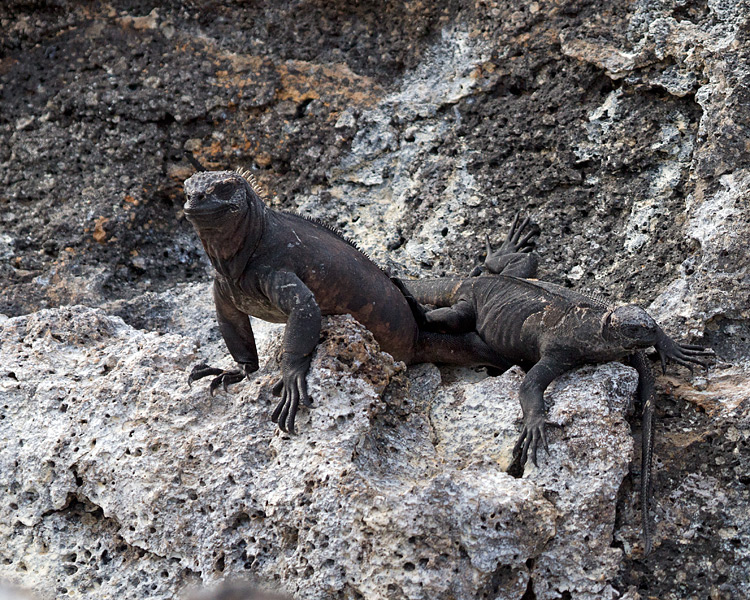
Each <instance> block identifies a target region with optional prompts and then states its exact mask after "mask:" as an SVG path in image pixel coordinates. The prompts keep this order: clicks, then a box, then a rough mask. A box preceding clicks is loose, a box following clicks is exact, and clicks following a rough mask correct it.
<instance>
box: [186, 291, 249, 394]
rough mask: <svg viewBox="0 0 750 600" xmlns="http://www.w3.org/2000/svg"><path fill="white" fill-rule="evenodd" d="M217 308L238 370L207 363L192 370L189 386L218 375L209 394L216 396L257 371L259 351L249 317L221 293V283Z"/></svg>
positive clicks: (217, 293)
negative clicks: (225, 368)
mask: <svg viewBox="0 0 750 600" xmlns="http://www.w3.org/2000/svg"><path fill="white" fill-rule="evenodd" d="M214 305H215V306H216V320H217V321H218V323H219V331H221V336H222V337H223V338H224V343H225V344H226V345H227V349H228V350H229V353H230V354H231V355H232V358H234V360H235V361H237V363H239V365H240V368H239V369H231V370H224V369H217V368H214V367H209V366H208V365H206V364H199V365H196V366H195V367H193V370H192V371H191V372H190V376H189V377H188V385H191V384H192V383H193V382H194V381H197V380H198V379H202V378H203V377H208V376H210V375H216V377H214V379H213V380H212V381H211V385H210V386H209V391H210V393H211V395H212V396H213V395H214V394H215V393H216V390H218V389H219V387H223V388H224V391H227V388H228V386H230V385H232V384H233V383H239V382H240V381H242V380H243V379H244V378H245V377H247V376H249V375H250V374H251V373H254V372H255V371H257V370H258V351H257V349H256V348H255V336H254V335H253V329H252V327H251V326H250V317H248V316H247V315H246V314H245V313H243V312H241V311H240V310H238V309H237V307H236V306H235V305H234V304H233V303H232V301H231V300H230V299H229V298H228V297H226V296H225V295H224V294H222V292H221V287H220V285H219V282H218V281H214Z"/></svg>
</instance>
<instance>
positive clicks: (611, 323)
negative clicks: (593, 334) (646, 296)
mask: <svg viewBox="0 0 750 600" xmlns="http://www.w3.org/2000/svg"><path fill="white" fill-rule="evenodd" d="M603 328H604V334H605V336H606V337H607V338H610V339H615V340H617V341H618V342H619V343H621V344H622V345H623V347H625V348H627V349H629V350H630V349H635V348H648V347H649V346H653V345H654V344H655V343H656V337H657V333H658V331H659V326H658V325H657V324H656V321H654V320H653V319H652V318H651V317H650V316H649V314H648V313H647V312H646V311H645V310H643V309H642V308H641V307H640V306H636V305H635V304H628V305H626V306H620V307H618V308H615V309H614V310H611V311H609V312H607V314H606V315H605V317H604V323H603Z"/></svg>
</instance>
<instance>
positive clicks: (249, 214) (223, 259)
mask: <svg viewBox="0 0 750 600" xmlns="http://www.w3.org/2000/svg"><path fill="white" fill-rule="evenodd" d="M247 204H248V206H247V210H246V211H245V213H244V215H242V216H239V217H237V218H236V220H235V221H230V222H229V223H227V224H226V225H225V226H224V227H220V228H216V229H205V230H199V231H198V235H199V236H200V239H201V242H202V243H203V247H204V248H205V250H206V254H208V258H209V259H210V260H211V264H212V265H213V266H214V269H216V270H217V271H218V272H219V273H221V274H222V275H224V276H225V277H227V278H229V279H234V280H236V279H239V278H240V277H241V276H242V273H243V271H244V270H245V265H247V261H248V260H250V257H252V255H253V254H254V253H255V250H256V249H257V248H258V245H259V244H260V240H261V238H262V237H263V232H264V231H265V228H266V207H265V205H264V204H263V203H262V202H261V201H259V200H256V199H255V198H251V199H249V200H248V203H247Z"/></svg>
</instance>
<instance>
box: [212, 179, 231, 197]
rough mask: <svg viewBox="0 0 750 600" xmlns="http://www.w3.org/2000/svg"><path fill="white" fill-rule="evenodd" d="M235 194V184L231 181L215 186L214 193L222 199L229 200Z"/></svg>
mask: <svg viewBox="0 0 750 600" xmlns="http://www.w3.org/2000/svg"><path fill="white" fill-rule="evenodd" d="M233 194H234V186H233V185H232V184H231V183H220V184H219V185H217V186H216V187H215V188H214V191H213V195H214V196H218V197H219V198H220V199H221V200H229V199H230V198H231V197H232V195H233Z"/></svg>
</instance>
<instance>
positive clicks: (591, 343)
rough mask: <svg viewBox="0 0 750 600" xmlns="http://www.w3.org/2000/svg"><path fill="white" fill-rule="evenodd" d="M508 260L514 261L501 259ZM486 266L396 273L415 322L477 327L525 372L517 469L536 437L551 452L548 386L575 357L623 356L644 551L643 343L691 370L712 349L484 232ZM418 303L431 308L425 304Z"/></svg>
mask: <svg viewBox="0 0 750 600" xmlns="http://www.w3.org/2000/svg"><path fill="white" fill-rule="evenodd" d="M517 222H518V219H517V218H516V221H515V222H514V224H513V227H512V228H511V234H510V235H509V238H510V237H511V236H514V235H516V236H517V235H520V234H521V233H522V232H523V230H524V229H525V228H526V227H527V225H528V222H529V220H528V218H527V219H526V220H525V221H524V223H523V224H522V225H521V226H520V227H518V226H517ZM501 250H502V249H501ZM509 260H512V264H508V261H509ZM485 266H486V267H487V270H488V271H489V272H490V273H491V275H489V276H482V277H474V278H470V279H464V278H456V279H453V281H452V287H450V289H448V288H447V287H446V280H444V279H443V280H420V281H406V282H403V283H402V284H401V285H402V289H403V286H404V284H405V288H406V291H405V294H406V295H407V297H409V301H410V305H411V306H412V308H413V309H414V310H415V318H417V321H418V323H419V324H420V328H422V329H425V330H430V331H439V332H442V333H455V334H458V333H461V332H466V331H476V332H477V333H479V335H480V336H481V337H482V339H483V340H484V341H485V342H487V344H488V345H489V346H490V348H492V349H493V350H494V351H496V352H497V353H498V354H500V355H502V356H503V357H504V358H506V359H508V360H509V361H511V362H513V363H514V364H517V365H519V366H520V367H521V368H522V369H523V370H524V371H526V376H525V378H524V380H523V382H522V383H521V388H520V391H519V396H520V398H519V399H520V402H521V408H522V410H523V425H522V429H521V434H520V436H519V438H518V441H517V443H516V445H515V447H514V449H513V455H514V458H515V460H516V461H518V460H520V465H519V466H520V468H521V469H522V468H523V465H524V464H525V463H526V461H527V458H528V456H529V450H531V453H530V456H531V460H532V462H533V463H534V464H535V465H536V464H537V447H538V445H539V444H540V443H541V444H543V446H544V448H545V449H546V450H547V452H548V453H549V448H548V445H547V436H546V433H545V429H544V427H545V411H544V400H543V394H544V391H545V389H546V388H547V386H548V385H549V384H550V383H551V382H552V381H553V380H554V379H555V378H556V377H559V376H560V375H562V374H563V373H565V372H567V371H569V370H571V369H573V368H575V367H578V366H580V365H584V364H594V363H603V362H609V361H613V360H622V359H627V360H628V361H629V362H630V364H631V365H632V366H633V367H634V368H635V369H636V370H637V371H638V376H639V379H638V399H639V403H640V404H641V406H642V454H641V510H642V527H643V537H644V545H645V554H648V553H649V552H650V551H651V546H652V540H651V532H650V517H649V504H650V490H651V473H652V455H653V443H654V433H653V419H654V400H655V398H654V396H655V393H654V379H653V375H652V373H651V369H650V367H649V365H648V364H647V359H646V356H645V354H644V352H643V350H644V349H646V348H649V347H652V346H653V347H655V349H656V351H657V353H658V354H659V358H660V360H661V365H662V369H663V370H664V371H665V372H666V362H667V360H673V361H674V362H676V363H678V364H681V365H683V366H685V367H687V368H688V369H690V371H691V372H692V371H693V364H697V365H700V366H703V367H704V368H707V367H708V364H709V362H708V361H709V359H710V358H711V357H713V352H712V351H710V350H706V349H705V348H703V347H702V346H697V345H691V344H680V343H677V342H675V341H674V340H672V339H671V338H670V337H669V336H668V335H667V334H666V333H664V331H662V329H661V328H660V327H659V326H658V325H657V324H656V322H655V321H654V320H653V319H652V318H651V317H650V316H649V315H648V313H647V312H646V311H645V310H644V309H643V308H641V307H639V306H637V305H634V304H628V305H624V306H619V307H613V306H609V305H608V304H607V303H606V302H604V301H603V300H601V299H599V298H596V297H594V296H588V295H585V294H581V293H579V292H575V291H573V290H570V289H568V288H565V287H562V286H559V285H555V284H552V283H547V282H544V281H539V280H534V279H530V278H531V277H533V276H535V275H536V267H537V262H536V260H533V259H532V256H529V257H528V258H526V255H524V254H514V255H511V256H508V255H505V254H503V252H502V251H500V252H495V251H493V250H492V247H491V246H490V243H489V238H487V258H486V260H485ZM498 273H502V274H498ZM423 304H428V305H433V306H435V307H437V308H435V309H433V310H426V309H425V308H424V307H423V306H421V305H423Z"/></svg>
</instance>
